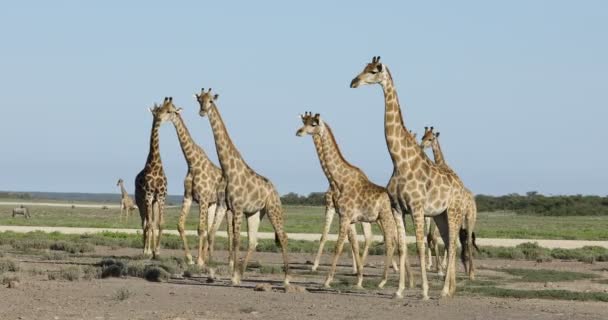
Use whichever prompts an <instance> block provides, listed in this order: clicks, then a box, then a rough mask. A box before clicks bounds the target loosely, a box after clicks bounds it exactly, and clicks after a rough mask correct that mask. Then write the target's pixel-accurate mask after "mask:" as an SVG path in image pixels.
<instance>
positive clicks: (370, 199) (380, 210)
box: [296, 113, 413, 288]
mask: <svg viewBox="0 0 608 320" xmlns="http://www.w3.org/2000/svg"><path fill="white" fill-rule="evenodd" d="M302 121H303V122H304V125H303V126H302V127H301V128H300V129H298V131H297V132H296V135H297V136H300V137H301V136H304V135H306V134H309V135H312V136H313V139H314V140H315V141H314V142H315V146H317V145H320V148H319V147H317V152H318V156H319V158H321V162H322V163H323V164H324V168H325V170H324V171H325V173H326V175H327V179H328V180H329V182H330V184H331V185H332V191H333V197H334V199H335V204H336V208H337V209H338V217H339V218H340V231H339V234H338V241H337V242H336V247H335V251H334V258H333V262H332V265H331V269H330V271H329V274H328V275H327V279H326V280H325V287H329V286H330V284H331V281H332V280H333V277H334V274H335V272H336V264H337V263H338V259H339V258H340V254H341V253H342V248H343V246H344V241H345V240H346V236H347V234H348V238H349V241H350V243H351V245H352V247H353V255H354V256H355V259H356V264H357V285H356V286H357V287H358V288H361V287H362V283H363V265H362V263H361V258H360V257H359V243H358V241H357V238H356V235H355V233H354V232H353V229H352V228H351V225H353V223H355V222H378V223H379V224H380V226H381V227H382V230H383V232H384V244H385V246H386V257H385V261H384V273H383V277H382V281H380V283H379V284H378V287H380V288H382V287H383V286H384V284H386V281H387V279H388V269H389V267H390V265H391V262H392V258H393V251H394V246H393V240H394V238H395V232H396V230H395V229H396V228H395V220H394V219H393V217H392V212H391V205H390V200H389V197H388V194H387V193H386V189H385V188H383V187H380V186H378V185H376V184H373V183H372V182H371V181H369V179H368V178H367V176H366V175H365V173H363V171H361V169H359V168H357V167H355V166H353V165H352V164H350V163H349V162H348V161H346V159H344V157H343V156H342V153H341V152H340V148H339V147H338V144H337V143H336V140H335V138H334V135H333V133H332V131H331V128H330V127H329V125H328V124H327V123H325V122H324V121H323V120H321V117H320V115H319V114H318V113H317V114H316V115H315V116H312V114H310V113H307V114H305V115H302ZM402 267H403V266H402ZM405 267H406V268H408V274H409V275H410V279H411V280H413V279H412V278H411V273H410V271H409V263H408V264H406V266H405Z"/></svg>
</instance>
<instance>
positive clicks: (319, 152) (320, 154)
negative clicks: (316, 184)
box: [312, 134, 335, 188]
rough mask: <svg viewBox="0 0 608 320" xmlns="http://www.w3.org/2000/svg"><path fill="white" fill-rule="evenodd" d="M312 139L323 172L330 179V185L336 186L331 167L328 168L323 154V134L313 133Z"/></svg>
mask: <svg viewBox="0 0 608 320" xmlns="http://www.w3.org/2000/svg"><path fill="white" fill-rule="evenodd" d="M312 141H313V142H314V144H315V149H316V150H317V156H318V157H319V162H320V163H321V169H323V173H325V176H326V177H327V180H328V181H329V185H330V186H331V187H332V188H334V187H335V183H334V182H332V180H331V178H330V177H331V175H330V174H329V169H328V168H327V164H326V163H325V158H324V156H323V140H322V139H321V136H320V135H319V134H313V135H312Z"/></svg>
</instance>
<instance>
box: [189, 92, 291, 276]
mask: <svg viewBox="0 0 608 320" xmlns="http://www.w3.org/2000/svg"><path fill="white" fill-rule="evenodd" d="M217 98H218V95H217V94H216V95H213V94H212V93H211V89H209V91H206V92H205V91H204V90H203V89H201V93H200V94H197V95H196V99H197V101H198V103H199V104H200V111H199V114H200V116H201V117H205V116H207V117H208V118H209V122H210V123H211V129H212V130H213V137H214V138H215V146H216V149H217V155H218V158H219V160H220V166H221V167H222V172H223V175H224V179H226V183H227V184H226V202H227V205H228V210H230V211H232V216H233V217H232V218H233V219H232V220H233V221H232V223H233V228H232V229H233V230H231V231H229V232H232V235H231V236H232V237H233V240H232V255H231V262H232V263H233V265H234V267H233V273H232V283H233V284H239V283H240V281H241V276H242V274H243V273H244V272H245V268H246V266H247V262H248V260H249V258H250V256H251V254H252V253H253V251H254V250H255V244H254V246H252V242H251V241H252V240H254V241H255V239H252V238H251V236H252V235H253V234H254V233H256V232H257V227H258V225H257V224H256V223H253V224H255V226H251V227H250V228H251V229H250V230H255V231H254V232H250V233H249V236H250V238H249V250H247V254H246V255H245V259H244V260H243V264H242V268H239V266H238V260H237V258H238V256H239V243H240V240H241V232H240V231H241V220H242V219H243V215H245V216H247V217H249V218H248V219H250V218H251V217H252V216H254V215H258V217H257V218H254V220H249V221H248V225H249V224H250V223H251V222H252V221H258V222H259V219H261V217H263V216H264V215H265V214H267V215H268V218H269V219H270V223H271V224H272V226H273V228H274V231H275V236H276V241H277V242H279V244H280V246H281V251H282V253H283V265H284V269H285V270H284V271H285V278H284V281H283V282H284V284H285V285H288V284H289V276H288V274H289V262H288V256H287V233H285V230H284V229H283V224H284V214H283V208H282V207H281V199H280V197H279V193H278V192H277V190H276V189H275V187H274V185H273V184H272V182H270V180H268V179H267V178H265V177H263V176H261V175H259V174H257V173H256V172H255V171H253V169H251V168H250V167H249V166H248V165H247V163H246V162H245V160H244V159H243V158H242V157H241V154H240V153H239V151H238V150H237V148H236V147H235V145H234V143H233V142H232V140H231V139H230V136H229V135H228V132H227V130H226V126H225V125H224V122H223V120H222V118H221V116H220V113H219V111H218V110H217V106H216V104H215V101H216V100H217ZM229 224H230V223H229Z"/></svg>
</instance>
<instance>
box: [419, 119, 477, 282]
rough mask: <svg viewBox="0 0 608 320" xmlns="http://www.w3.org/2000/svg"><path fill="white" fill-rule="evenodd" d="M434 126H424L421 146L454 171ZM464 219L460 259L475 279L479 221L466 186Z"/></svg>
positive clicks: (439, 162) (472, 197) (471, 196)
mask: <svg viewBox="0 0 608 320" xmlns="http://www.w3.org/2000/svg"><path fill="white" fill-rule="evenodd" d="M433 130H434V128H433V127H430V128H429V127H424V135H423V136H422V141H421V142H420V147H421V148H423V149H426V148H431V149H432V150H433V158H435V164H436V165H438V166H442V167H444V168H445V169H446V170H450V171H453V170H452V168H451V167H450V166H448V164H447V163H446V162H445V157H444V156H443V151H441V146H440V144H439V132H433ZM463 201H464V206H465V211H464V221H463V228H461V230H460V234H459V237H460V242H461V244H462V251H461V252H460V260H461V262H462V265H463V266H464V270H465V272H466V273H467V275H468V276H469V279H471V280H474V279H475V266H474V264H473V252H472V250H473V248H472V247H475V249H477V250H479V249H478V248H477V244H476V243H475V237H474V234H475V233H474V232H473V230H475V223H476V221H477V204H476V203H475V196H474V195H473V193H472V192H471V190H469V189H466V188H465V192H464V200H463Z"/></svg>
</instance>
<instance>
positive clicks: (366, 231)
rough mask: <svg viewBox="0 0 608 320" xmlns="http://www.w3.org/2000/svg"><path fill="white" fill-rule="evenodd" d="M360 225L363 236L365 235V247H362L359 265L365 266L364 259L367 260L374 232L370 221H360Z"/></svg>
mask: <svg viewBox="0 0 608 320" xmlns="http://www.w3.org/2000/svg"><path fill="white" fill-rule="evenodd" d="M361 226H362V227H363V236H364V237H365V247H363V252H362V254H361V265H363V266H365V260H367V255H368V254H369V248H370V247H371V246H372V241H373V240H374V233H373V232H372V224H371V223H369V222H362V223H361Z"/></svg>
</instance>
